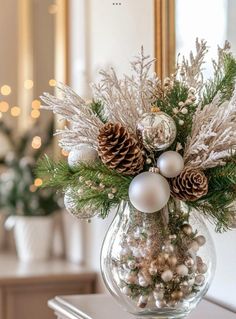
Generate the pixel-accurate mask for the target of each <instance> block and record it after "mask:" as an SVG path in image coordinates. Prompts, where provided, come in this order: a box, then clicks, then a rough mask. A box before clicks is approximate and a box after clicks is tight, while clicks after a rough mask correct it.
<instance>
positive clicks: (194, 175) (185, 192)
mask: <svg viewBox="0 0 236 319" xmlns="http://www.w3.org/2000/svg"><path fill="white" fill-rule="evenodd" d="M170 188H171V195H172V196H173V197H175V198H178V199H180V200H183V201H195V200H197V199H199V198H201V197H202V196H204V195H206V194H207V192H208V180H207V177H206V175H205V174H204V173H203V172H202V171H200V170H198V169H195V168H191V167H187V168H185V169H184V170H183V171H182V172H181V173H180V175H179V176H177V177H176V178H173V179H171V180H170Z"/></svg>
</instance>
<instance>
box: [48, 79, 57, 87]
mask: <svg viewBox="0 0 236 319" xmlns="http://www.w3.org/2000/svg"><path fill="white" fill-rule="evenodd" d="M48 83H49V85H50V86H56V85H57V81H56V80H55V79H51V80H49V82H48Z"/></svg>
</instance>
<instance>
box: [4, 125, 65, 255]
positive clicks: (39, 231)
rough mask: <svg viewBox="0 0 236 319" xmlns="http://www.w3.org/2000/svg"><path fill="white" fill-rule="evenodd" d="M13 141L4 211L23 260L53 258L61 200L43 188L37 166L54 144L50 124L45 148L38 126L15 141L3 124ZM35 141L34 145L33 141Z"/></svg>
mask: <svg viewBox="0 0 236 319" xmlns="http://www.w3.org/2000/svg"><path fill="white" fill-rule="evenodd" d="M1 128H3V129H4V132H5V134H6V135H7V136H8V138H9V139H10V140H11V143H12V145H13V148H12V151H11V152H9V153H8V154H7V155H6V156H5V158H4V160H3V163H2V164H4V165H3V166H4V170H3V172H2V174H1V175H0V208H1V209H3V210H4V211H5V213H7V215H8V218H7V221H6V225H7V226H8V228H9V227H14V237H15V243H16V249H17V254H18V257H19V259H20V260H22V261H32V260H42V259H46V258H48V257H49V255H50V250H51V243H52V234H53V214H54V212H55V211H57V210H58V209H59V205H58V197H57V195H55V193H53V192H52V191H50V190H42V189H39V186H40V185H41V183H42V182H41V180H40V179H37V178H35V175H34V165H35V163H36V160H37V158H38V157H39V156H40V154H41V152H42V151H44V150H45V146H46V147H47V146H48V145H50V142H51V141H52V137H51V129H52V124H50V127H49V129H48V130H47V133H48V134H47V136H46V137H45V138H44V139H45V140H46V144H47V145H45V146H43V147H42V148H41V142H40V138H39V137H38V144H37V139H36V140H35V133H36V131H37V129H38V126H35V127H33V129H32V130H31V131H30V132H26V133H25V134H24V136H23V137H22V139H21V140H20V141H17V142H14V139H13V137H12V135H11V130H8V129H7V127H6V125H4V124H3V123H2V124H1ZM32 141H34V142H32Z"/></svg>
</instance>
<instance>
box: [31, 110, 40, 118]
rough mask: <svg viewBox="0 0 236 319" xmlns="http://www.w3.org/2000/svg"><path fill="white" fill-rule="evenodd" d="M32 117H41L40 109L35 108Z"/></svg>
mask: <svg viewBox="0 0 236 319" xmlns="http://www.w3.org/2000/svg"><path fill="white" fill-rule="evenodd" d="M31 117H32V118H33V119H37V118H39V117H40V111H39V110H33V111H31Z"/></svg>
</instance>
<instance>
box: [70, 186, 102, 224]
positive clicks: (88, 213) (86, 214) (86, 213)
mask: <svg viewBox="0 0 236 319" xmlns="http://www.w3.org/2000/svg"><path fill="white" fill-rule="evenodd" d="M74 196H75V191H74V190H72V189H71V188H68V189H67V190H66V192H65V195H64V205H65V208H66V210H67V211H68V212H69V213H70V214H71V215H73V216H75V217H78V218H79V219H90V218H92V217H94V216H95V215H97V211H95V210H94V209H92V208H87V209H79V210H78V209H77V207H76V202H75V198H74ZM78 196H79V194H78Z"/></svg>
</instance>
